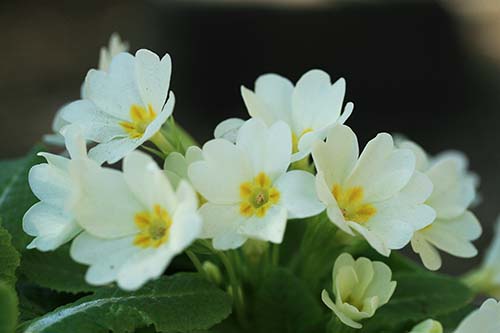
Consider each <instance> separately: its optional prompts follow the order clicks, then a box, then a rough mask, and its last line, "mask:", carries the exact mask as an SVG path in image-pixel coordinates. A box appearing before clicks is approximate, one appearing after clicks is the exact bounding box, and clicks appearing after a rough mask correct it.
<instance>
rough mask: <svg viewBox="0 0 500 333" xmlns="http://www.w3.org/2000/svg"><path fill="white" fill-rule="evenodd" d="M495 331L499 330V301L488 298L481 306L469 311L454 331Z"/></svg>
mask: <svg viewBox="0 0 500 333" xmlns="http://www.w3.org/2000/svg"><path fill="white" fill-rule="evenodd" d="M472 332H475V333H497V332H500V302H497V301H495V300H494V299H493V298H490V299H488V300H486V301H484V303H483V304H482V305H481V307H480V308H479V309H477V310H475V311H473V312H471V313H470V314H469V315H468V316H467V317H466V318H465V319H464V320H462V322H461V323H460V325H458V328H457V329H456V330H455V332H454V333H472Z"/></svg>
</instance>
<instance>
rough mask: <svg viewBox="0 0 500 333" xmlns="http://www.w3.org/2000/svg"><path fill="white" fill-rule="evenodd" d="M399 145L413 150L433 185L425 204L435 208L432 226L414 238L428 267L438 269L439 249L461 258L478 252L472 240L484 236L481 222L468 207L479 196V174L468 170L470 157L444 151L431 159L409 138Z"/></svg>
mask: <svg viewBox="0 0 500 333" xmlns="http://www.w3.org/2000/svg"><path fill="white" fill-rule="evenodd" d="M399 147H401V148H405V149H411V150H412V151H413V152H414V153H415V155H416V156H417V157H418V158H417V161H418V163H417V170H418V171H420V172H423V173H425V175H426V176H427V177H428V178H429V179H430V180H431V182H432V184H433V190H432V194H431V195H430V197H429V198H427V200H426V201H425V204H426V205H428V206H430V207H432V208H433V209H434V210H435V211H436V219H435V220H434V221H433V223H432V224H431V225H429V226H425V227H421V226H417V227H416V228H415V230H417V231H416V232H415V235H414V236H413V238H412V240H411V245H412V248H413V250H414V251H415V252H416V253H418V254H419V255H420V258H421V259H422V262H423V263H424V265H425V267H427V268H428V269H430V270H437V269H439V268H440V267H441V263H442V261H441V256H440V254H439V252H438V251H437V250H436V249H440V250H442V251H445V252H447V253H449V254H452V255H454V256H457V257H461V258H470V257H474V256H475V255H477V250H476V248H475V247H474V245H473V244H472V241H473V240H475V239H477V238H478V237H479V236H480V235H481V225H480V224H479V222H478V220H477V218H476V217H475V216H474V214H473V213H472V212H470V211H469V210H467V208H468V207H469V206H470V205H471V203H472V202H473V201H474V200H475V198H476V186H477V182H478V181H477V177H476V176H475V175H473V174H471V173H469V172H467V159H466V157H465V156H463V155H462V154H459V153H457V152H445V153H442V154H440V155H438V156H436V157H435V158H433V159H430V158H429V157H428V156H427V154H426V153H425V151H424V150H423V149H422V148H420V147H419V146H418V145H416V144H415V143H413V142H410V141H403V142H401V143H399Z"/></svg>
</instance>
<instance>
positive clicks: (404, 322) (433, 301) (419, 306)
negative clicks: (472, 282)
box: [360, 273, 474, 333]
mask: <svg viewBox="0 0 500 333" xmlns="http://www.w3.org/2000/svg"><path fill="white" fill-rule="evenodd" d="M393 280H396V281H397V282H398V285H397V287H396V292H395V293H394V295H393V296H392V298H391V300H390V301H389V303H387V304H386V305H384V306H383V307H381V308H380V309H378V310H377V312H376V313H375V316H374V317H373V318H372V319H370V320H367V321H366V322H364V323H363V328H362V329H361V330H360V333H378V332H381V331H384V330H386V331H390V332H404V331H405V329H409V328H411V327H412V326H413V325H415V324H417V323H419V322H420V321H423V320H425V319H428V318H438V317H440V316H445V315H446V314H450V313H452V312H454V311H457V310H459V309H461V308H463V307H465V306H466V305H467V304H469V303H470V302H471V301H472V299H473V297H474V295H473V293H472V292H471V291H470V290H469V289H468V288H467V287H466V286H465V285H464V284H462V283H461V282H460V281H459V280H458V279H454V278H451V277H448V276H444V275H439V274H433V273H400V274H395V275H394V277H393Z"/></svg>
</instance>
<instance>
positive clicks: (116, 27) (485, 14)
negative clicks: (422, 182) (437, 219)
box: [0, 0, 500, 271]
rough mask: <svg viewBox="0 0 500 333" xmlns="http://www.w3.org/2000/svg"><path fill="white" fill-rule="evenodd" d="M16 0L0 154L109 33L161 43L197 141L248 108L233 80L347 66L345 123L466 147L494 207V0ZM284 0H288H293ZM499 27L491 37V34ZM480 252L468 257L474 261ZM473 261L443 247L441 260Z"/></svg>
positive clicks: (497, 164)
mask: <svg viewBox="0 0 500 333" xmlns="http://www.w3.org/2000/svg"><path fill="white" fill-rule="evenodd" d="M231 2H232V3H233V4H232V5H228V4H225V3H223V1H220V2H219V3H217V4H214V3H211V2H210V1H207V0H205V1H146V2H140V1H72V2H64V1H55V0H53V1H15V2H14V1H12V2H3V3H2V4H0V31H1V32H0V36H1V40H0V42H1V45H2V50H1V52H0V124H1V126H2V130H1V131H0V158H10V157H16V156H20V155H22V154H24V153H25V152H26V151H28V150H29V148H30V147H31V146H32V145H33V144H34V143H35V142H37V141H39V140H40V138H41V136H42V135H43V134H45V133H49V132H50V125H51V121H52V118H53V115H54V113H55V111H56V110H57V109H58V108H59V107H60V106H61V105H63V104H64V103H67V102H69V101H72V100H74V99H77V98H78V97H79V89H80V85H81V83H82V81H83V78H84V76H85V74H86V72H87V70H88V69H89V68H91V67H96V66H97V60H98V52H99V48H100V47H101V46H103V45H106V44H107V41H108V38H109V36H110V34H111V33H112V32H115V31H116V32H118V33H120V35H121V36H122V37H123V38H124V39H125V40H128V41H129V43H130V45H131V51H134V52H135V50H136V49H138V48H148V49H151V50H153V51H155V52H156V53H159V54H161V55H162V54H164V53H165V52H168V53H170V55H171V56H172V59H173V77H172V83H171V88H172V90H173V91H175V93H176V97H177V98H176V100H177V103H176V108H175V111H174V115H175V117H176V120H177V121H178V122H179V123H181V124H182V125H183V126H184V127H185V128H186V129H188V131H190V132H191V133H192V134H193V136H194V137H195V138H196V139H198V140H199V141H200V142H203V141H206V140H208V139H210V138H211V135H212V131H213V128H214V127H215V125H216V124H217V123H219V122H220V121H221V120H223V119H226V118H228V117H232V116H237V117H246V111H245V109H244V105H243V103H242V100H241V97H240V95H239V87H240V85H241V84H244V85H246V86H247V87H250V88H251V87H253V82H254V80H255V79H256V78H257V77H258V76H259V75H260V74H263V73H266V72H276V73H279V74H282V75H284V76H287V77H289V78H290V79H292V80H293V81H296V80H297V79H298V78H299V77H300V75H301V74H303V73H304V72H305V71H307V70H309V69H311V68H321V69H323V70H325V71H327V72H328V73H330V75H331V76H332V79H337V78H338V77H341V76H343V77H345V78H346V80H347V98H348V100H351V101H353V102H354V103H355V110H354V113H353V115H352V116H351V118H350V119H349V121H348V125H350V126H351V127H353V129H354V130H355V131H356V133H357V134H358V136H359V138H360V141H361V142H362V143H363V144H364V143H365V142H366V141H367V140H369V139H370V138H372V137H373V136H374V135H375V134H376V133H378V132H381V131H387V132H397V133H404V134H405V135H407V136H408V137H410V138H412V139H413V140H415V141H417V142H418V143H420V144H422V145H423V146H424V148H426V149H427V150H428V151H429V152H431V153H437V152H439V151H442V150H446V149H459V150H462V151H464V152H465V153H466V154H467V155H468V156H469V158H470V160H471V168H472V169H473V170H474V171H476V172H477V173H478V174H479V175H480V177H481V180H482V182H481V187H480V192H481V194H482V196H483V198H484V199H483V202H482V204H481V205H480V206H479V207H477V208H476V209H475V212H476V213H477V215H478V217H479V218H480V220H481V222H482V223H483V225H484V228H485V233H484V235H483V236H482V238H481V239H480V241H478V245H479V247H481V248H484V247H485V246H486V244H488V242H489V240H490V237H491V225H492V223H493V221H494V219H495V218H496V216H497V214H498V213H500V209H499V208H498V203H499V202H500V189H499V185H500V181H499V179H498V178H499V176H498V173H499V171H500V149H499V147H498V143H499V142H500V140H499V139H500V133H499V130H498V129H499V126H498V124H499V118H500V116H499V109H500V71H499V65H498V64H499V63H500V51H499V49H500V46H498V45H497V43H498V44H500V24H497V22H499V20H498V18H499V17H500V8H498V5H497V6H496V7H495V5H494V2H495V0H492V3H493V5H492V7H484V3H488V1H487V0H486V1H478V2H477V3H482V5H478V6H483V7H477V8H476V7H474V6H473V5H470V4H471V3H472V2H469V5H468V6H467V5H464V0H447V1H442V2H439V1H375V0H371V1H366V3H365V2H364V1H345V0H344V1H333V0H332V1H325V2H324V3H321V1H315V2H314V4H310V5H304V4H302V5H301V4H300V1H298V2H299V4H298V5H297V4H295V5H293V6H292V5H287V4H286V0H282V1H280V2H281V4H280V5H269V4H267V5H264V4H262V3H261V4H252V1H251V0H248V2H247V3H245V4H241V3H239V4H234V3H235V2H236V3H237V2H238V1H234V0H233V1H231ZM292 2H294V3H296V2H297V0H295V1H292ZM497 40H498V41H497ZM477 260H478V259H475V261H477ZM473 263H474V261H467V260H458V259H449V260H448V259H447V260H445V261H444V266H445V268H446V269H448V270H458V271H462V270H464V269H466V268H467V267H470V265H471V264H473Z"/></svg>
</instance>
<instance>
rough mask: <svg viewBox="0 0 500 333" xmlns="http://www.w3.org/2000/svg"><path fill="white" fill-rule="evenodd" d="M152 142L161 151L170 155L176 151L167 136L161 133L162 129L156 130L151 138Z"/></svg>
mask: <svg viewBox="0 0 500 333" xmlns="http://www.w3.org/2000/svg"><path fill="white" fill-rule="evenodd" d="M150 141H151V142H153V143H154V144H155V146H156V147H158V149H160V151H161V152H162V153H163V154H165V155H168V154H169V153H171V152H173V151H175V148H174V147H173V146H172V145H171V144H170V142H168V140H167V138H166V137H165V136H164V135H163V134H162V133H161V131H158V132H156V134H155V135H153V136H152V137H151V139H150Z"/></svg>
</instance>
